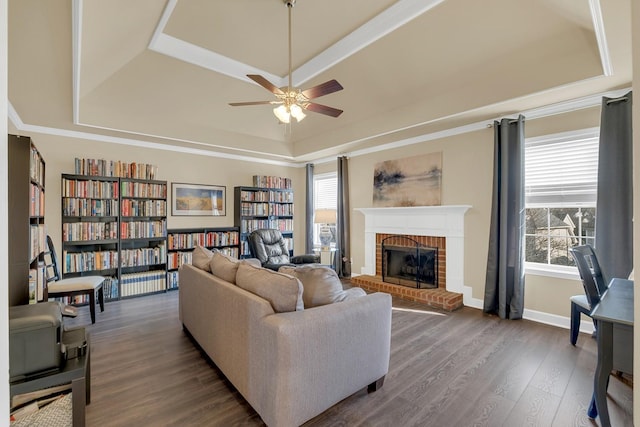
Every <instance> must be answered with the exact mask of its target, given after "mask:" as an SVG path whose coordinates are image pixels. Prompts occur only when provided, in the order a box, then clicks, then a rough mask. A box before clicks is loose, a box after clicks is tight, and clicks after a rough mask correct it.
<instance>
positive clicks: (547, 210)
mask: <svg viewBox="0 0 640 427" xmlns="http://www.w3.org/2000/svg"><path fill="white" fill-rule="evenodd" d="M597 186H598V130H597V129H592V130H588V131H584V132H580V133H577V132H572V133H564V134H559V135H551V136H546V137H540V138H529V139H527V141H526V143H525V209H526V231H525V261H527V262H532V263H537V264H545V265H551V266H574V265H575V264H574V262H573V259H572V257H571V254H570V253H569V248H570V247H573V246H577V245H584V244H591V245H593V244H594V238H595V218H596V195H597Z"/></svg>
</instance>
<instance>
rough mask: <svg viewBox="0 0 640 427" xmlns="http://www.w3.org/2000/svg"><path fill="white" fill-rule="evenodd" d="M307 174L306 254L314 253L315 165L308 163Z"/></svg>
mask: <svg viewBox="0 0 640 427" xmlns="http://www.w3.org/2000/svg"><path fill="white" fill-rule="evenodd" d="M305 168H306V169H305V172H306V174H307V199H306V218H305V237H304V250H305V252H304V253H305V254H310V253H313V212H314V210H313V163H307V165H306V166H305Z"/></svg>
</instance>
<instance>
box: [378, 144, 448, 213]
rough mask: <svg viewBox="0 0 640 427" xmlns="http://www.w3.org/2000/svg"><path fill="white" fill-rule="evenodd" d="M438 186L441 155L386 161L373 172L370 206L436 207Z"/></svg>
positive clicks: (434, 154) (438, 194) (440, 175)
mask: <svg viewBox="0 0 640 427" xmlns="http://www.w3.org/2000/svg"><path fill="white" fill-rule="evenodd" d="M441 182H442V153H441V152H438V153H430V154H424V155H420V156H416V157H407V158H404V159H398V160H385V161H384V162H380V163H377V164H376V166H375V169H374V171H373V206H374V207H401V206H402V207H406V206H438V205H440V204H441V202H440V196H441V194H440V193H441Z"/></svg>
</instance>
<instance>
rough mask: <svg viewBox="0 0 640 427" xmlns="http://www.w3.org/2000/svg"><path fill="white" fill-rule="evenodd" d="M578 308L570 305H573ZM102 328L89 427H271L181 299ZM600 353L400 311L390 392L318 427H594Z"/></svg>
mask: <svg viewBox="0 0 640 427" xmlns="http://www.w3.org/2000/svg"><path fill="white" fill-rule="evenodd" d="M568 303H569V302H568V301H567V304H568ZM96 316H97V320H96V323H95V324H94V325H90V323H91V322H90V319H89V310H88V308H86V307H85V308H81V309H80V315H79V316H78V317H77V318H76V319H71V320H70V321H69V320H67V321H66V325H67V327H71V326H73V325H86V326H87V328H88V330H89V331H90V333H91V351H92V353H91V371H92V378H91V386H92V387H91V404H90V405H89V406H88V407H87V425H89V426H253V425H263V423H262V421H261V420H260V417H258V415H257V414H256V413H255V411H253V409H252V408H251V407H250V406H249V405H248V404H247V403H246V402H245V401H244V399H243V398H242V396H241V395H240V394H239V393H238V392H237V391H235V389H234V388H233V386H232V385H231V384H230V383H229V382H228V381H227V380H226V379H225V378H224V376H223V375H222V374H221V372H220V371H219V370H218V369H217V368H216V367H215V366H213V365H212V364H211V363H210V362H208V361H207V359H206V358H205V357H203V355H202V353H201V352H200V351H199V350H198V349H197V348H196V347H195V346H194V344H193V342H192V341H191V340H190V338H188V337H187V335H185V333H184V332H183V331H182V327H181V324H180V322H179V320H178V293H177V292H168V293H166V294H158V295H153V296H148V297H142V298H134V299H128V300H124V301H119V302H113V303H108V304H107V305H106V306H105V311H104V313H100V312H98V313H97V314H96ZM595 364H596V345H595V341H594V340H593V339H591V338H590V337H589V336H587V335H584V334H581V335H580V337H579V338H578V344H577V346H576V347H573V346H571V344H570V343H569V331H567V330H564V329H559V328H555V327H551V326H546V325H542V324H538V323H534V322H530V321H526V320H522V321H505V320H500V319H498V318H496V317H495V316H487V315H484V314H483V313H482V312H481V311H480V310H476V309H472V308H467V307H465V308H463V309H461V310H458V311H456V312H453V313H447V312H440V311H437V310H433V309H430V308H428V307H424V306H421V305H419V304H415V303H410V302H406V301H402V300H399V299H394V310H393V323H392V338H391V360H390V368H389V373H388V375H387V377H386V379H385V383H384V386H383V387H382V388H381V389H380V390H378V391H376V392H375V393H371V394H367V392H366V389H364V390H361V391H360V392H358V393H356V394H354V395H352V396H351V397H349V398H347V399H345V400H343V401H342V402H340V403H338V404H337V405H335V406H334V407H332V408H330V409H328V410H327V411H325V412H324V413H323V414H320V415H319V416H317V417H316V418H314V419H312V420H310V421H309V422H308V423H307V424H305V425H307V426H509V427H512V426H520V425H527V426H558V427H565V426H593V425H599V423H598V422H597V421H593V420H590V419H589V418H587V416H586V408H587V405H588V404H589V400H590V398H591V392H592V378H593V372H594V369H595ZM609 411H610V413H611V421H612V425H614V426H632V425H633V422H632V390H631V388H630V387H629V386H628V385H625V384H623V383H622V382H621V381H619V380H618V379H616V378H615V377H611V381H610V385H609Z"/></svg>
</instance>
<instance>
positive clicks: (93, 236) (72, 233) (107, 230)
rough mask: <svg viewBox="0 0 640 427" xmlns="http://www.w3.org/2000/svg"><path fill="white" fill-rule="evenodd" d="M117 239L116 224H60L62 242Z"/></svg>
mask: <svg viewBox="0 0 640 427" xmlns="http://www.w3.org/2000/svg"><path fill="white" fill-rule="evenodd" d="M117 238H118V223H117V222H66V223H64V224H62V241H63V242H76V241H79V240H112V239H117Z"/></svg>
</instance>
